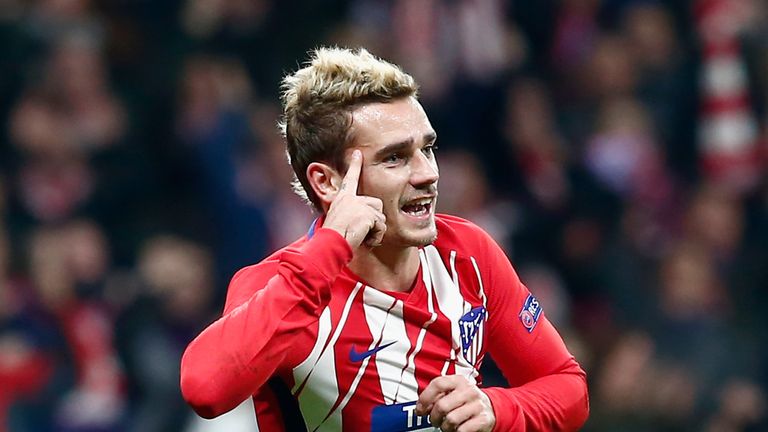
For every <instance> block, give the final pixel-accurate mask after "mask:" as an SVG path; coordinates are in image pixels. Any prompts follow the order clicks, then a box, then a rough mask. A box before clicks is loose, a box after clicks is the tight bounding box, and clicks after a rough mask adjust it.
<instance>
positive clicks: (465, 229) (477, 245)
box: [434, 214, 495, 254]
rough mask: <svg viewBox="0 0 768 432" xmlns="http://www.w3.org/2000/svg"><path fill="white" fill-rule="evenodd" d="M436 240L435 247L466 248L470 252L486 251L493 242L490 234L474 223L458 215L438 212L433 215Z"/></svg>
mask: <svg viewBox="0 0 768 432" xmlns="http://www.w3.org/2000/svg"><path fill="white" fill-rule="evenodd" d="M435 224H436V225H437V240H435V243H434V245H435V247H436V248H438V249H442V248H448V249H454V250H467V251H468V252H471V253H472V254H475V253H480V252H483V251H487V250H488V247H489V246H490V245H492V244H495V242H494V240H493V239H492V238H491V236H490V235H489V234H488V233H487V232H485V230H483V229H482V228H480V227H479V226H477V225H476V224H475V223H473V222H470V221H468V220H466V219H463V218H460V217H458V216H452V215H446V214H438V215H436V216H435Z"/></svg>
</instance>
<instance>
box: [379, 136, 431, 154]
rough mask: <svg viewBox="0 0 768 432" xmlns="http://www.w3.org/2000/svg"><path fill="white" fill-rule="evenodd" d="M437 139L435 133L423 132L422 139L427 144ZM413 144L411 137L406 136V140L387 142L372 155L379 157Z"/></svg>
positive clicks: (406, 148) (402, 149) (403, 149)
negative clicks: (387, 143)
mask: <svg viewBox="0 0 768 432" xmlns="http://www.w3.org/2000/svg"><path fill="white" fill-rule="evenodd" d="M436 139H437V134H436V133H435V132H429V133H427V134H424V137H423V140H424V142H425V143H427V144H431V143H433V142H434V141H435V140H436ZM412 144H413V138H408V139H406V140H403V141H400V142H396V143H392V144H389V145H387V146H385V147H384V148H382V149H381V150H379V151H377V152H376V154H375V155H374V157H375V158H377V159H379V158H382V157H384V156H387V155H390V154H392V153H398V152H401V151H405V150H408V148H409V147H410V146H411V145H412Z"/></svg>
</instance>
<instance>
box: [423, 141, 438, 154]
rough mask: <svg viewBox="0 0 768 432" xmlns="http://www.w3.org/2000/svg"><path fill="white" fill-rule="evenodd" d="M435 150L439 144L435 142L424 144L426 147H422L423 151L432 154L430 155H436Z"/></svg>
mask: <svg viewBox="0 0 768 432" xmlns="http://www.w3.org/2000/svg"><path fill="white" fill-rule="evenodd" d="M435 150H437V144H435V143H432V144H427V145H425V146H424V148H422V149H421V151H422V152H423V153H424V154H425V155H427V156H430V157H432V156H434V155H435Z"/></svg>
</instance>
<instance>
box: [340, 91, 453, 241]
mask: <svg viewBox="0 0 768 432" xmlns="http://www.w3.org/2000/svg"><path fill="white" fill-rule="evenodd" d="M351 134H352V146H351V147H350V148H349V149H348V150H347V159H348V158H349V155H350V154H351V153H352V151H353V150H354V149H359V150H360V151H362V153H363V169H362V173H361V175H360V184H359V188H358V193H359V194H360V195H367V196H371V197H375V198H379V199H380V200H381V201H382V202H383V204H384V216H386V218H387V232H386V234H385V236H384V240H383V245H391V246H402V247H408V246H424V245H427V244H430V243H432V242H433V241H434V240H435V238H437V228H436V227H435V204H436V202H437V180H438V177H439V175H438V169H437V161H436V160H435V155H434V149H435V140H436V138H437V136H436V134H435V131H434V129H432V125H430V123H429V119H427V115H426V114H425V113H424V109H423V108H422V107H421V104H419V102H418V101H416V99H414V98H410V97H409V98H403V99H399V100H396V101H393V102H390V103H371V104H367V105H363V106H361V107H359V108H357V109H355V110H354V111H353V112H352V129H351Z"/></svg>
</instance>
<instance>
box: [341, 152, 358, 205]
mask: <svg viewBox="0 0 768 432" xmlns="http://www.w3.org/2000/svg"><path fill="white" fill-rule="evenodd" d="M362 170H363V154H362V152H360V150H355V151H353V152H352V157H351V160H350V162H349V168H347V173H346V174H345V175H344V179H343V180H342V181H341V191H340V192H339V193H342V194H349V195H357V184H358V183H359V182H360V172H361V171H362Z"/></svg>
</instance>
